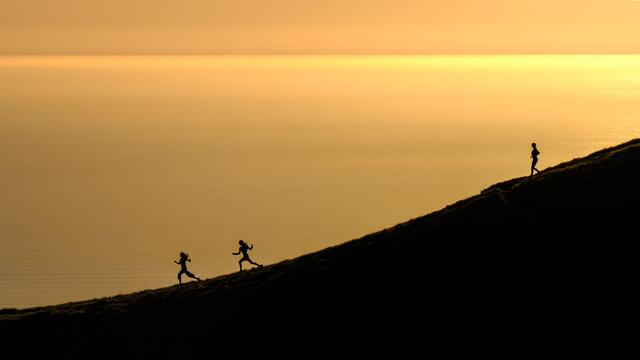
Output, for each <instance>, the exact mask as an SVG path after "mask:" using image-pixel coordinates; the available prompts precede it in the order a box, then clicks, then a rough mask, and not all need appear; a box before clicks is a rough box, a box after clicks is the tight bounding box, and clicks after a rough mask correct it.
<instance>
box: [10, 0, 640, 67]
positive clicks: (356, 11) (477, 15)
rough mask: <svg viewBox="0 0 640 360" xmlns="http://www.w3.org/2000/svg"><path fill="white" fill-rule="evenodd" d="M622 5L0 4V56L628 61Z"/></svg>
mask: <svg viewBox="0 0 640 360" xmlns="http://www.w3.org/2000/svg"><path fill="white" fill-rule="evenodd" d="M638 39H640V1H634V0H367V1H354V0H322V1H318V0H313V1H310V0H268V1H257V0H225V1H220V0H136V1H131V0H110V1H97V0H3V1H2V8H1V9H0V54H5V55H7V54H310V53H312V54H437V53H446V54H469V53H472V54H473V53H512V54H519V53H640V41H639V40H638Z"/></svg>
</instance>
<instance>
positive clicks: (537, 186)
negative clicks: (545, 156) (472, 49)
mask: <svg viewBox="0 0 640 360" xmlns="http://www.w3.org/2000/svg"><path fill="white" fill-rule="evenodd" d="M638 203H640V140H634V141H631V142H629V143H626V144H623V145H620V146H617V147H615V148H611V149H606V150H603V151H600V152H598V153H595V154H592V155H590V156H588V157H586V158H583V159H577V160H574V161H570V162H567V163H565V164H561V165H559V166H556V167H554V168H551V169H547V170H545V171H543V172H542V173H540V174H539V175H536V176H534V177H533V178H532V179H529V178H521V179H514V180H511V181H507V182H504V183H501V184H497V185H494V186H492V187H490V188H488V189H487V190H485V191H483V192H482V193H481V194H479V195H477V196H475V197H472V198H469V199H466V200H463V201H460V202H458V203H456V204H453V205H451V206H448V207H446V208H444V209H442V210H440V211H437V212H435V213H432V214H429V215H426V216H423V217H420V218H417V219H414V220H411V221H408V222H406V223H403V224H399V225H397V226H395V227H393V228H390V229H386V230H383V231H380V232H377V233H374V234H371V235H367V236H365V237H363V238H360V239H357V240H354V241H350V242H348V243H345V244H342V245H339V246H335V247H332V248H328V249H325V250H323V251H320V252H317V253H313V254H309V255H306V256H302V257H300V258H297V259H293V260H288V261H284V262H282V263H279V264H275V265H272V266H268V267H265V268H261V269H256V270H251V271H245V272H243V273H236V274H230V275H226V276H222V277H218V278H215V279H211V280H207V281H204V282H201V283H190V284H189V285H185V286H183V287H181V288H180V287H178V286H174V287H170V288H164V289H158V290H149V291H144V292H140V293H136V294H130V295H122V296H117V297H113V298H105V299H96V300H91V301H86V302H79V303H71V304H65V305H59V306H52V307H44V308H35V309H25V310H4V311H2V312H0V339H2V340H1V341H2V343H3V349H4V351H5V353H12V352H20V353H24V354H26V353H29V352H42V353H45V354H58V353H60V354H71V355H76V356H77V357H86V356H89V355H88V354H96V353H97V354H100V355H105V356H107V355H121V354H127V355H128V356H134V355H140V356H143V357H148V356H150V355H154V354H155V355H178V354H180V355H188V354H191V355H195V354H199V355H203V356H204V355H206V356H208V358H211V357H215V356H216V355H219V354H220V353H221V352H223V351H224V352H226V351H231V352H232V353H236V354H237V355H241V354H245V355H248V354H260V355H264V356H266V355H273V354H277V355H281V356H282V357H292V356H297V357H302V358H303V357H323V356H324V355H328V354H336V353H344V352H356V353H360V354H361V355H364V354H380V353H383V352H386V351H389V352H391V353H397V352H398V351H418V352H419V355H420V354H421V356H420V357H423V356H426V355H431V354H434V353H436V352H439V351H446V352H448V353H450V354H451V353H457V352H476V353H477V352H479V351H487V350H489V351H492V352H494V351H496V352H508V353H511V354H513V355H515V356H520V355H524V354H527V353H530V352H531V351H544V350H550V349H552V348H553V349H554V350H555V349H558V348H561V349H565V350H567V351H571V352H572V353H573V354H575V353H576V352H577V351H578V350H579V351H580V352H592V351H596V350H606V351H612V350H622V349H625V348H627V349H633V346H634V344H635V342H636V333H637V331H636V330H635V327H636V326H637V325H638V323H637V310H636V307H637V305H638V294H637V290H636V288H637V287H638V280H637V274H638V262H637V261H636V257H637V253H636V246H635V243H636V241H637V240H636V237H637V234H638V222H639V220H638V214H637V210H636V209H637V204H638ZM634 350H635V349H634ZM554 354H557V353H554Z"/></svg>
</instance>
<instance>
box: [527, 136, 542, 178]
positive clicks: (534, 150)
mask: <svg viewBox="0 0 640 360" xmlns="http://www.w3.org/2000/svg"><path fill="white" fill-rule="evenodd" d="M531 148H532V149H531V159H532V160H531V175H529V176H533V171H534V170H535V171H537V172H540V170H538V169H536V164H537V163H538V155H540V151H538V148H537V147H536V143H532V144H531Z"/></svg>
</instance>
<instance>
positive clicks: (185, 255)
mask: <svg viewBox="0 0 640 360" xmlns="http://www.w3.org/2000/svg"><path fill="white" fill-rule="evenodd" d="M188 256H189V255H187V254H185V253H183V252H181V253H180V257H181V258H186V257H188Z"/></svg>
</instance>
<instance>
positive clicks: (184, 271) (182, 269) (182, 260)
mask: <svg viewBox="0 0 640 360" xmlns="http://www.w3.org/2000/svg"><path fill="white" fill-rule="evenodd" d="M187 261H188V262H191V259H189V255H187V254H185V253H183V252H181V253H180V261H174V263H176V264H178V265H180V272H179V273H178V282H180V285H182V274H185V275H187V276H188V277H190V278H192V279H197V280H198V281H200V278H199V277H197V276H195V275H193V274H192V273H190V272H189V270H187Z"/></svg>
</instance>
